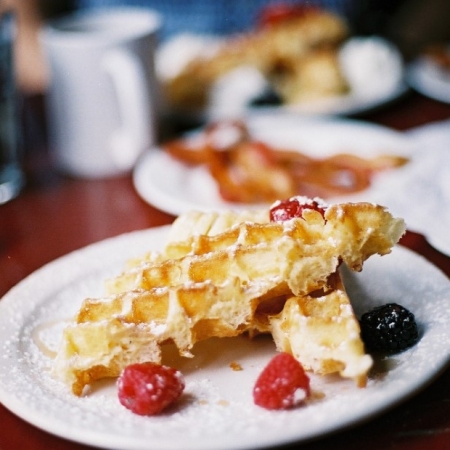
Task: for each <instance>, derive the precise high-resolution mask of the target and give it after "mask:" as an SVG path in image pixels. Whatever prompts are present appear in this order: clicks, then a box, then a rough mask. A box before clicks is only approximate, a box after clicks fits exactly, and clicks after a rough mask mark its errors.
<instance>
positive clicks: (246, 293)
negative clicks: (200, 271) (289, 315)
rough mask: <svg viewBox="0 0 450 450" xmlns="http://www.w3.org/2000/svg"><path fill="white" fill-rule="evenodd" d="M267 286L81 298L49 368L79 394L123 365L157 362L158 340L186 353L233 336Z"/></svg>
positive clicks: (202, 286) (232, 282)
mask: <svg viewBox="0 0 450 450" xmlns="http://www.w3.org/2000/svg"><path fill="white" fill-rule="evenodd" d="M266 290H267V286H265V285H263V284H260V285H259V286H258V288H257V289H255V288H254V287H253V286H248V285H244V284H242V283H241V282H240V280H239V279H238V278H230V279H229V280H228V281H227V282H226V283H224V284H223V285H221V286H215V285H214V284H212V283H195V284H192V285H181V286H176V287H166V288H164V287H163V288H153V289H149V290H147V291H130V292H124V293H121V294H117V295H112V296H109V297H105V298H101V299H90V298H88V299H86V300H85V301H84V302H83V304H82V306H81V308H80V310H79V312H78V314H77V316H76V317H75V319H74V321H73V322H72V323H71V324H70V325H69V326H67V327H66V328H65V330H64V334H63V340H62V345H61V347H60V348H59V351H58V354H57V357H56V359H55V362H54V366H53V371H54V373H55V374H56V375H57V376H58V377H59V378H61V379H62V380H63V381H64V382H65V383H67V384H68V385H69V386H71V387H72V391H73V393H74V394H76V395H81V394H82V392H83V389H84V387H85V386H86V385H88V384H90V383H92V382H93V381H95V380H97V379H100V378H105V377H116V376H118V375H119V374H120V372H121V371H122V370H123V369H124V368H125V367H126V366H127V365H129V364H132V363H136V362H144V361H153V362H160V361H161V347H160V346H161V344H163V343H165V342H167V341H171V342H174V343H175V344H176V346H177V348H178V349H179V351H180V354H182V355H183V356H186V357H189V356H192V355H191V353H190V349H191V348H192V346H193V345H194V344H195V342H197V341H200V340H203V339H207V338H209V337H212V336H216V337H230V336H237V335H238V334H241V333H242V332H243V331H245V330H246V329H247V327H248V324H249V323H250V321H251V319H252V317H253V314H254V311H255V309H256V307H257V304H258V302H259V298H260V297H261V296H262V295H263V294H264V293H265V292H266Z"/></svg>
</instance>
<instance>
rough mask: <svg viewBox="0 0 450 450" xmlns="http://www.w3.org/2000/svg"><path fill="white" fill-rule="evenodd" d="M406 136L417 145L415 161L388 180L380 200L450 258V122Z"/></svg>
mask: <svg viewBox="0 0 450 450" xmlns="http://www.w3.org/2000/svg"><path fill="white" fill-rule="evenodd" d="M406 135H407V136H409V137H410V138H412V140H413V142H414V153H413V156H412V162H411V163H410V164H408V165H407V166H405V169H404V170H402V171H399V176H396V177H391V179H388V180H386V183H385V184H384V186H383V192H378V194H377V201H378V202H380V203H381V202H383V203H384V204H386V205H387V206H388V207H389V209H390V210H391V211H392V212H393V213H394V214H396V215H400V216H401V217H403V218H404V219H405V221H406V223H407V226H408V228H409V229H410V230H412V231H416V232H419V233H422V234H423V235H425V236H426V238H427V239H428V241H429V242H430V244H431V245H433V246H434V247H435V248H436V249H438V250H439V251H441V252H443V253H445V254H447V255H450V120H444V121H440V122H435V123H431V124H428V125H424V126H421V127H417V128H414V129H412V130H410V131H407V132H406Z"/></svg>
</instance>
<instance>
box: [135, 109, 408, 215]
mask: <svg viewBox="0 0 450 450" xmlns="http://www.w3.org/2000/svg"><path fill="white" fill-rule="evenodd" d="M246 123H247V126H248V127H249V130H250V133H251V136H252V137H254V138H255V139H259V140H263V141H265V142H267V143H269V144H272V145H273V146H274V147H281V148H282V147H284V148H289V149H292V150H298V151H300V152H302V153H305V154H308V155H311V156H314V157H327V156H331V155H333V154H336V153H343V152H346V153H353V154H356V155H359V156H362V157H373V156H376V155H379V154H392V155H402V156H407V157H411V158H412V155H413V142H412V141H411V140H410V139H408V138H407V137H406V136H405V135H404V134H402V133H399V132H396V131H393V130H390V129H388V128H385V127H381V126H378V125H373V124H369V123H365V122H361V121H356V120H345V119H332V118H330V119H314V118H313V119H311V118H309V119H306V118H300V117H298V116H296V115H279V114H275V115H264V116H251V117H249V118H248V119H247V120H246ZM408 165H409V164H407V165H406V166H408ZM406 166H405V167H406ZM402 170H404V168H399V169H395V170H391V171H387V172H384V173H381V174H380V175H379V176H378V177H376V178H375V179H374V181H373V183H372V184H371V187H370V188H369V189H368V190H366V191H364V192H362V193H359V194H357V195H352V196H348V197H345V198H344V197H339V198H337V197H336V198H335V199H334V200H346V199H351V200H359V199H364V200H370V201H376V200H377V197H378V192H379V191H380V190H383V186H384V181H385V179H386V178H388V177H392V176H396V174H397V173H400V172H401V171H402ZM133 180H134V185H135V188H136V190H137V192H138V193H139V195H140V196H141V197H142V198H143V199H144V200H146V201H147V202H148V203H151V204H153V205H155V206H156V207H157V208H159V209H161V210H163V211H166V212H168V213H170V214H174V215H178V214H181V213H184V212H186V211H189V210H191V209H198V210H215V209H224V208H233V209H239V208H248V207H249V206H248V205H242V204H241V205H237V204H230V203H228V202H225V201H223V200H222V199H221V197H220V195H219V193H218V188H217V186H216V183H215V181H214V180H213V178H212V177H211V176H210V174H209V173H208V171H207V169H206V168H204V167H194V168H192V167H188V166H186V165H185V164H183V163H181V162H179V161H176V160H174V159H173V158H171V157H169V156H168V155H167V154H166V153H164V152H162V151H161V150H160V149H157V148H154V149H151V150H150V151H149V152H148V153H146V154H144V156H143V158H142V159H141V160H140V161H139V162H138V164H137V165H136V168H135V171H134V176H133ZM387 206H389V205H387Z"/></svg>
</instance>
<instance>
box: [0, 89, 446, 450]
mask: <svg viewBox="0 0 450 450" xmlns="http://www.w3.org/2000/svg"><path fill="white" fill-rule="evenodd" d="M447 118H450V105H446V104H444V103H439V102H436V101H433V100H430V99H427V98H425V97H422V96H420V95H418V94H415V93H410V94H409V95H407V96H406V97H405V98H403V99H401V100H399V101H398V102H396V103H395V104H392V105H388V106H386V107H385V108H383V109H380V110H378V111H376V112H373V113H371V114H366V115H364V116H361V117H360V119H362V120H365V121H370V122H374V123H378V124H382V125H385V126H388V127H391V128H393V129H396V130H407V129H410V128H413V127H416V126H419V125H423V124H426V123H429V122H433V121H437V120H443V119H447ZM24 123H25V168H26V171H27V179H28V183H27V186H26V188H25V190H24V191H23V192H22V193H21V195H20V196H19V197H18V198H16V199H14V200H13V201H11V202H9V203H7V204H5V205H1V206H0V297H2V296H3V295H4V294H5V293H6V292H7V291H8V290H9V289H10V288H11V287H13V286H14V285H15V284H17V283H18V282H20V281H21V280H22V279H23V278H25V277H26V276H27V275H29V274H30V273H32V272H33V271H35V270H36V269H38V268H39V267H41V266H42V265H44V264H46V263H48V262H50V261H52V260H54V259H55V258H58V257H60V256H62V255H64V254H66V253H68V252H70V251H72V250H75V249H79V248H82V247H84V246H86V245H88V244H91V243H94V242H97V241H99V240H102V239H105V238H108V237H112V236H116V235H119V234H121V233H125V232H130V231H134V230H139V229H144V228H149V227H156V226H159V225H165V224H169V223H171V222H172V221H173V219H174V217H173V216H171V215H168V214H166V213H164V212H162V211H159V210H157V209H155V208H154V207H152V206H151V205H148V204H147V203H145V202H144V201H143V200H141V198H140V197H139V196H138V195H137V193H136V192H135V190H134V187H133V184H132V181H131V177H130V176H124V177H119V178H114V179H107V180H80V179H74V178H69V177H66V176H64V175H62V174H59V173H58V172H57V171H55V170H54V168H53V167H52V165H51V163H50V161H49V158H48V154H47V147H46V142H45V132H44V131H43V130H45V120H44V118H43V116H42V103H41V100H40V99H28V100H27V103H26V111H25V114H24ZM169 125H170V124H169ZM172 129H173V128H172ZM443 207H450V205H443ZM402 244H403V245H405V246H407V247H409V248H411V249H413V250H414V251H416V252H418V253H420V254H422V255H424V256H425V257H426V258H427V259H428V260H429V261H431V262H432V263H433V264H435V265H437V266H438V267H439V268H440V269H441V270H442V271H444V272H445V273H446V274H447V276H450V258H449V257H447V256H445V255H442V254H441V253H439V252H438V251H436V250H435V249H433V248H432V247H430V246H429V245H428V243H427V241H426V240H425V239H424V238H423V237H422V236H421V235H418V234H415V233H410V232H408V233H407V235H406V236H405V237H404V238H403V239H402ZM449 333H450V325H449ZM0 424H1V427H0V449H1V450H16V449H27V450H48V449H53V450H57V449H64V450H76V449H82V448H87V447H85V446H83V445H80V444H77V443H73V442H68V441H65V440H63V439H60V438H58V437H55V436H52V435H50V434H48V433H46V432H44V431H41V430H39V429H37V428H35V427H34V426H32V425H29V424H28V423H26V422H24V421H23V420H22V419H20V418H18V417H16V416H15V415H13V414H12V413H11V412H9V411H8V410H7V409H6V408H5V407H3V406H2V405H1V404H0ZM289 448H297V447H296V446H292V447H289ZM301 448H303V449H305V450H331V449H335V448H339V449H340V448H346V449H347V450H360V449H362V448H364V450H379V449H386V450H413V449H420V450H422V449H427V450H444V449H445V450H447V449H450V369H447V370H446V371H444V372H443V373H442V374H441V375H440V376H439V377H437V379H435V380H433V381H432V383H431V384H430V385H429V386H428V387H426V388H425V389H424V390H423V391H422V392H421V393H419V394H417V395H415V396H414V397H413V398H411V399H409V400H407V401H405V402H403V403H402V404H400V405H399V406H396V407H395V408H394V409H392V410H390V411H388V412H386V413H384V414H383V415H381V416H380V417H378V418H375V419H373V420H371V421H370V422H368V423H366V424H363V425H358V426H355V427H353V428H351V429H350V430H346V431H341V432H339V433H336V434H334V435H332V436H329V437H324V438H322V439H318V440H315V441H314V442H311V443H306V444H303V445H302V446H301Z"/></svg>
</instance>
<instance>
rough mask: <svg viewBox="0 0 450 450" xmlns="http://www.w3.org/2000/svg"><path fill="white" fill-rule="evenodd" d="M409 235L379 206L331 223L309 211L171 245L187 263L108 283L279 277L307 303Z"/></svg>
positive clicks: (145, 269)
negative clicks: (336, 277)
mask: <svg viewBox="0 0 450 450" xmlns="http://www.w3.org/2000/svg"><path fill="white" fill-rule="evenodd" d="M404 229H405V228H404V222H403V220H401V219H395V218H393V217H392V215H391V214H390V213H389V212H388V211H386V209H385V208H383V207H382V206H380V205H375V204H372V203H343V204H336V205H331V206H329V207H328V208H327V209H326V212H325V217H322V215H321V214H320V213H319V212H317V211H314V210H310V209H307V210H305V211H304V213H303V218H296V219H292V220H290V221H287V222H284V223H274V222H271V223H264V224H259V223H253V222H243V223H239V224H237V225H235V226H233V227H231V228H230V229H227V230H226V231H224V232H223V233H220V234H217V235H213V236H209V235H202V234H199V235H197V234H195V235H193V236H191V237H190V238H188V239H186V240H184V241H182V242H173V243H171V244H169V245H168V248H172V249H173V248H174V247H175V248H176V249H177V251H178V252H179V253H178V255H182V254H184V255H186V256H184V257H181V258H177V259H169V260H165V261H163V262H160V263H156V264H152V263H144V264H142V265H141V266H138V267H135V268H133V269H131V270H128V271H126V272H124V273H122V274H121V275H120V276H118V277H116V278H115V279H113V280H111V281H110V282H109V283H108V291H109V292H110V293H118V292H124V291H127V290H134V289H150V288H152V287H158V286H173V285H177V284H181V283H186V282H188V283H189V282H203V281H206V280H212V281H213V282H214V283H216V284H218V285H220V284H221V283H223V282H224V281H225V280H226V279H227V277H228V276H229V275H230V276H234V275H236V276H239V277H240V278H241V279H243V280H247V281H248V282H250V283H258V282H259V280H262V279H266V278H267V277H269V276H270V277H276V279H277V280H278V282H279V284H287V286H288V288H289V289H290V290H291V291H292V292H293V293H294V295H302V294H306V293H308V292H311V291H312V290H315V289H320V288H321V287H323V286H324V285H325V284H326V280H327V278H328V276H329V275H330V274H331V273H333V272H335V271H336V269H337V266H338V264H339V263H340V262H341V261H344V262H345V264H347V266H348V267H349V268H350V269H352V270H357V271H359V270H361V269H362V265H363V262H364V261H365V260H366V259H367V258H368V257H369V256H371V255H373V254H376V253H378V254H380V255H384V254H386V253H389V252H390V251H391V248H392V246H393V245H394V244H395V243H396V242H397V241H398V239H399V238H400V236H401V235H402V234H403V232H404ZM172 254H173V253H172Z"/></svg>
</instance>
